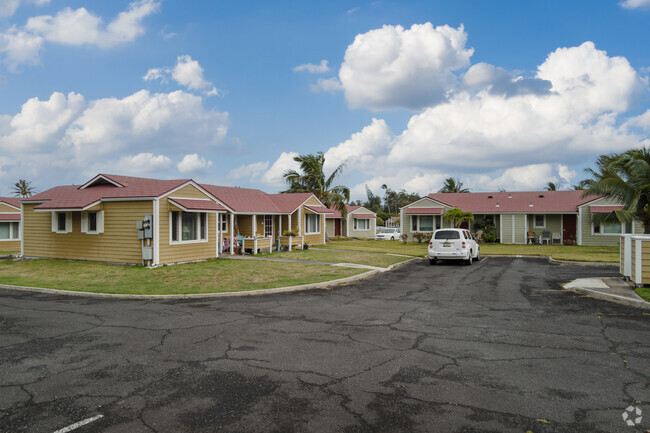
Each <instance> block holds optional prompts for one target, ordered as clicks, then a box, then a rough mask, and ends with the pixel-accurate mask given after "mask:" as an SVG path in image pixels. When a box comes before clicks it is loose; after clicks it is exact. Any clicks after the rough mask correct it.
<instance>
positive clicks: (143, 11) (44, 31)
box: [25, 0, 160, 48]
mask: <svg viewBox="0 0 650 433" xmlns="http://www.w3.org/2000/svg"><path fill="white" fill-rule="evenodd" d="M159 6H160V3H158V2H157V1H154V0H139V1H135V2H133V3H130V4H129V6H128V8H127V10H126V11H123V12H120V13H119V14H118V16H117V18H115V19H114V20H113V21H112V22H110V23H109V24H108V25H107V26H106V28H105V29H102V28H101V27H102V26H101V22H102V19H101V18H100V17H98V16H96V15H93V14H92V12H89V11H88V10H86V9H85V8H83V7H82V8H79V9H76V10H72V9H70V8H69V7H66V8H64V9H63V10H61V11H60V12H59V13H57V14H56V15H55V16H51V15H42V16H37V17H32V18H30V19H28V20H27V24H26V25H25V29H26V30H28V31H30V32H32V33H34V34H37V35H42V36H43V38H44V39H45V40H47V41H49V42H55V43H60V44H66V45H94V46H98V47H100V48H111V47H114V46H115V45H118V44H120V43H124V42H131V41H133V40H135V39H136V38H137V37H138V36H141V35H142V34H144V32H145V30H144V27H143V26H142V23H141V22H142V20H143V19H144V18H145V17H147V16H148V15H151V14H152V13H154V12H156V11H157V10H158V8H159Z"/></svg>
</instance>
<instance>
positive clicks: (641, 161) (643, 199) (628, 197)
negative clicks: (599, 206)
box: [582, 148, 650, 234]
mask: <svg viewBox="0 0 650 433" xmlns="http://www.w3.org/2000/svg"><path fill="white" fill-rule="evenodd" d="M586 172H587V173H589V174H590V175H591V179H587V180H586V182H585V187H586V188H585V190H584V193H583V194H582V196H583V197H587V196H592V195H602V196H603V197H604V198H606V199H610V200H615V201H618V202H619V203H621V204H622V205H623V209H621V210H615V211H613V212H611V213H609V214H600V213H595V214H592V221H593V223H594V225H600V224H607V223H610V224H611V223H620V224H625V223H631V222H632V221H635V220H636V221H639V222H641V223H642V224H643V229H644V233H645V234H650V149H648V148H642V149H632V150H628V151H627V152H623V153H620V154H609V155H601V156H600V157H598V160H597V161H596V169H595V170H594V169H591V168H588V169H587V170H586Z"/></svg>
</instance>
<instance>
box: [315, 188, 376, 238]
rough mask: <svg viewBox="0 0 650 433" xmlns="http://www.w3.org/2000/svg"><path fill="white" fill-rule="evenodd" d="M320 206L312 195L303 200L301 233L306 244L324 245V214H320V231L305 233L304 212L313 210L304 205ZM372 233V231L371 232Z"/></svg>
mask: <svg viewBox="0 0 650 433" xmlns="http://www.w3.org/2000/svg"><path fill="white" fill-rule="evenodd" d="M310 205H311V206H321V203H320V202H319V201H318V199H317V198H316V197H314V196H311V197H309V198H308V199H307V201H305V203H304V205H303V206H302V215H303V217H302V220H303V221H302V225H303V230H302V233H303V235H304V236H305V243H306V244H308V245H324V244H325V236H324V234H325V229H326V223H327V222H326V221H325V214H320V233H318V234H314V235H305V228H306V227H305V214H308V213H309V214H313V213H314V212H312V211H310V210H309V209H307V208H306V207H305V206H310ZM373 233H374V232H373ZM373 236H374V234H373Z"/></svg>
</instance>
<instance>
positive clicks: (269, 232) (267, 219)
mask: <svg viewBox="0 0 650 433" xmlns="http://www.w3.org/2000/svg"><path fill="white" fill-rule="evenodd" d="M264 237H266V238H270V237H273V217H272V216H271V215H264Z"/></svg>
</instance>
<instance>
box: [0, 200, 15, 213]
mask: <svg viewBox="0 0 650 433" xmlns="http://www.w3.org/2000/svg"><path fill="white" fill-rule="evenodd" d="M0 203H2V204H6V205H8V206H11V207H15V208H16V211H20V199H19V198H18V197H0Z"/></svg>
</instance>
